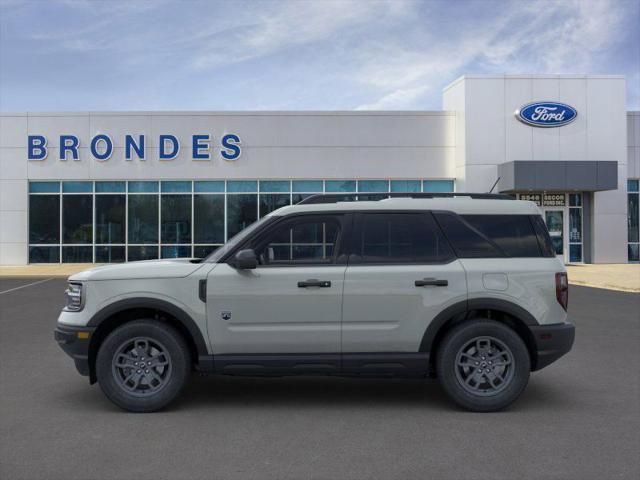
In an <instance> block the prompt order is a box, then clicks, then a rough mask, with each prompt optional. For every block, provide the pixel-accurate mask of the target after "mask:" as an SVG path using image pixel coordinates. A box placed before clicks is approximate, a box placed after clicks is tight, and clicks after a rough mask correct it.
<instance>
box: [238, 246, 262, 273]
mask: <svg viewBox="0 0 640 480" xmlns="http://www.w3.org/2000/svg"><path fill="white" fill-rule="evenodd" d="M232 265H233V266H234V267H235V268H237V269H238V270H253V269H254V268H256V267H257V266H258V257H256V252H254V251H253V250H252V249H251V248H247V249H246V250H240V251H239V252H238V253H236V255H235V257H234V258H233V263H232Z"/></svg>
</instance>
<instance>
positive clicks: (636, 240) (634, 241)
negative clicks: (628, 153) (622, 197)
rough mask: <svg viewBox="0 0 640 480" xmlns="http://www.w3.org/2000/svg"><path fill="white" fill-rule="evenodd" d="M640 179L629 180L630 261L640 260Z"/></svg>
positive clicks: (628, 227)
mask: <svg viewBox="0 0 640 480" xmlns="http://www.w3.org/2000/svg"><path fill="white" fill-rule="evenodd" d="M639 184H640V180H638V179H637V178H630V179H629V180H627V191H628V193H627V239H628V242H629V244H628V245H629V246H628V256H627V259H628V260H629V261H630V262H638V261H640V258H639V255H638V251H639V250H640V230H639V229H640V226H639V223H640V221H639V217H640V212H639V211H638V210H639V208H640V207H639V204H640V193H639V191H638V190H639V189H640V188H639V187H640V185H639Z"/></svg>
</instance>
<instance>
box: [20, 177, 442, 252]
mask: <svg viewBox="0 0 640 480" xmlns="http://www.w3.org/2000/svg"><path fill="white" fill-rule="evenodd" d="M358 182H359V183H358ZM436 182H445V184H446V185H450V186H451V187H447V188H451V189H453V187H452V185H453V181H449V180H438V181H436ZM422 184H423V180H391V181H390V180H384V179H380V180H360V181H357V180H321V179H320V180H260V181H258V180H228V181H227V180H196V181H191V180H178V181H174V180H171V181H166V180H165V181H156V180H135V181H123V180H100V181H95V182H93V181H77V180H73V181H46V180H45V181H35V182H30V183H29V261H30V262H32V263H59V262H98V263H113V262H123V261H135V260H148V259H156V258H159V257H163V258H173V257H177V256H179V257H183V256H186V257H190V256H192V255H194V256H196V257H205V256H206V255H207V254H209V253H210V252H212V251H213V250H215V249H217V248H219V247H220V246H221V245H222V244H223V243H224V242H225V241H226V239H227V238H231V237H232V236H233V235H235V234H237V233H238V232H240V231H241V230H242V229H244V228H246V227H247V226H249V225H250V224H252V223H253V222H255V221H256V220H257V219H258V217H259V216H260V217H262V216H264V215H267V214H268V213H270V212H272V211H274V210H276V209H278V208H280V207H283V206H286V205H289V204H291V203H293V204H295V203H298V202H300V201H302V200H303V199H305V198H307V197H308V196H310V195H314V194H322V193H323V192H325V191H326V192H328V193H348V194H349V195H351V197H352V198H353V199H355V198H356V197H357V198H359V199H366V198H371V199H379V198H381V197H383V196H385V193H386V192H387V191H388V190H392V191H419V190H420V189H421V188H422ZM358 190H359V191H360V192H361V193H357V192H358ZM345 198H348V196H346V197H345ZM192 210H193V211H192Z"/></svg>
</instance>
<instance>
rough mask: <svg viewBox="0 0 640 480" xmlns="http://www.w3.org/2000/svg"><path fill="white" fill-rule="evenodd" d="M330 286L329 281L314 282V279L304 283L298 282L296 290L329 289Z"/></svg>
mask: <svg viewBox="0 0 640 480" xmlns="http://www.w3.org/2000/svg"><path fill="white" fill-rule="evenodd" d="M330 286H331V282H330V281H328V280H316V279H315V278H311V279H309V280H305V281H304V282H298V288H307V287H320V288H329V287H330Z"/></svg>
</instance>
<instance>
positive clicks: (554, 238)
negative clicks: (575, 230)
mask: <svg viewBox="0 0 640 480" xmlns="http://www.w3.org/2000/svg"><path fill="white" fill-rule="evenodd" d="M544 221H545V223H546V224H547V230H549V236H550V237H551V242H552V243H553V248H554V249H555V251H556V255H558V256H559V257H562V260H563V261H566V260H565V258H564V256H565V243H564V242H565V238H566V235H565V233H564V230H565V222H564V210H552V209H550V208H545V209H544Z"/></svg>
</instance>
